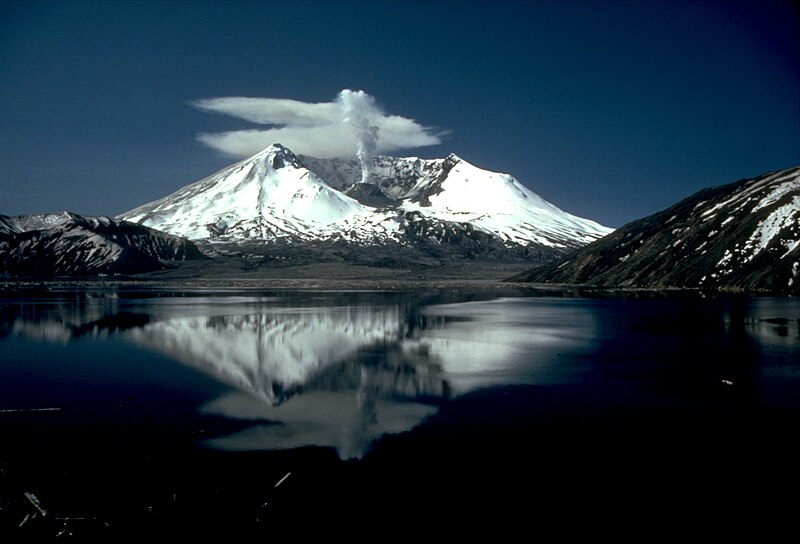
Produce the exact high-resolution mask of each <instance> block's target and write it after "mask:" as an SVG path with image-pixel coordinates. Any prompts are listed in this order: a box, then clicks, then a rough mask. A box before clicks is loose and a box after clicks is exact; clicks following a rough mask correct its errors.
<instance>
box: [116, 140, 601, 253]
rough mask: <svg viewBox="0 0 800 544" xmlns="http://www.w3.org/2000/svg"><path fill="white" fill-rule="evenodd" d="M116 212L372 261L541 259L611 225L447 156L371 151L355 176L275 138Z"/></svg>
mask: <svg viewBox="0 0 800 544" xmlns="http://www.w3.org/2000/svg"><path fill="white" fill-rule="evenodd" d="M119 218H120V219H125V220H128V221H132V222H136V223H140V224H142V225H147V226H149V227H152V228H155V229H158V230H161V231H164V232H168V233H170V234H173V235H177V236H183V237H186V238H189V239H191V240H193V241H195V242H196V243H198V244H199V246H200V247H201V249H202V250H203V251H204V252H206V253H208V254H210V255H238V256H245V257H251V258H263V259H264V261H265V262H270V261H275V260H277V259H282V260H284V261H289V262H297V261H299V260H303V259H306V258H307V256H308V255H309V254H313V255H315V258H326V256H327V257H330V255H331V253H336V255H337V256H338V258H342V259H343V260H346V261H353V260H356V261H359V262H363V263H364V264H377V265H380V266H392V265H393V263H392V260H393V259H399V260H401V261H403V262H410V261H416V262H419V263H423V262H424V263H427V265H428V266H435V265H437V264H441V263H442V262H448V261H452V260H461V259H474V258H478V259H490V260H491V259H527V260H528V261H529V262H546V261H549V260H553V259H555V258H557V257H559V256H561V255H563V254H564V253H566V252H568V251H570V250H572V249H575V248H578V247H581V246H583V245H585V244H587V243H589V242H591V241H594V240H597V239H598V238H600V237H602V236H604V235H606V234H608V233H609V232H610V231H611V229H608V228H606V227H603V226H602V225H599V224H597V223H595V222H593V221H590V220H588V219H582V218H579V217H575V216H573V215H570V214H568V213H566V212H564V211H562V210H560V209H558V208H557V207H555V206H553V205H552V204H550V203H548V202H546V201H545V200H543V199H542V198H541V197H539V196H538V195H536V194H535V193H533V192H532V191H530V190H529V189H527V188H526V187H525V186H523V185H522V184H521V183H519V182H518V181H517V180H516V179H514V178H513V177H511V176H509V175H507V174H498V173H494V172H489V171H486V170H482V169H480V168H477V167H475V166H473V165H471V164H469V163H467V162H466V161H464V160H462V159H460V158H459V157H457V156H455V155H450V156H448V157H446V158H444V159H418V158H392V157H375V158H374V160H373V164H372V169H371V175H370V177H369V179H368V180H367V182H362V179H361V168H360V165H359V163H358V162H357V161H356V160H355V159H353V160H347V159H317V158H313V157H298V156H296V155H294V154H293V153H292V152H291V151H290V150H288V149H287V148H285V147H283V146H281V145H278V144H275V145H272V146H270V147H268V148H266V149H264V150H263V151H261V152H260V153H257V154H256V155H254V156H253V157H250V158H248V159H245V160H243V161H240V162H238V163H236V164H234V165H232V166H230V167H228V168H225V169H223V170H221V171H220V172H217V173H216V174H213V175H212V176H209V177H207V178H205V179H203V180H200V181H198V182H195V183H192V184H190V185H187V186H185V187H183V188H181V189H179V190H178V191H176V192H174V193H173V194H171V195H168V196H166V197H164V198H161V199H159V200H156V201H154V202H151V203H148V204H145V205H143V206H140V207H138V208H135V209H133V210H130V211H129V212H126V213H123V214H121V215H120V216H119ZM322 253H325V255H322ZM395 264H396V263H395Z"/></svg>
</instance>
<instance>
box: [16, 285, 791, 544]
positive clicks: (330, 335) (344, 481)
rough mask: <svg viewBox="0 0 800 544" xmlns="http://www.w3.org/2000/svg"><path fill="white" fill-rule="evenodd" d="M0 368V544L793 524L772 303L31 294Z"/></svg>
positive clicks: (259, 293)
mask: <svg viewBox="0 0 800 544" xmlns="http://www.w3.org/2000/svg"><path fill="white" fill-rule="evenodd" d="M0 354H2V355H1V356H0V433H1V434H0V437H2V449H0V467H2V473H0V531H2V532H0V535H2V534H6V533H7V534H9V535H12V536H28V537H42V536H44V537H52V536H54V535H69V534H72V535H73V536H77V537H80V536H85V535H93V536H96V535H106V536H118V535H122V534H124V535H138V536H141V537H146V536H149V535H153V534H160V535H175V536H187V535H188V536H209V535H220V536H236V535H268V534H269V535H274V534H276V532H282V531H286V532H289V531H291V532H292V534H303V532H309V534H310V532H313V531H314V530H319V531H321V530H322V529H323V528H325V529H326V530H333V528H335V527H340V526H341V525H342V524H344V525H345V526H347V527H350V529H352V531H351V532H350V533H351V534H353V531H354V532H355V534H358V530H359V528H366V527H384V528H386V527H394V529H393V530H398V531H403V530H407V531H409V533H412V532H414V531H410V530H409V528H410V527H412V526H415V525H416V524H417V523H418V522H419V521H420V520H423V519H424V520H427V521H426V523H427V524H428V526H430V527H435V528H438V529H439V530H441V531H442V532H446V533H448V534H453V533H452V531H455V530H462V531H465V532H466V533H467V534H469V530H470V528H471V527H474V526H477V525H480V526H487V525H488V526H492V527H494V530H495V531H497V534H498V535H500V534H502V532H503V531H504V530H506V529H510V528H511V527H516V528H519V527H529V528H530V527H533V526H536V527H540V528H541V527H548V528H550V529H554V528H555V529H557V530H559V531H560V533H559V534H561V535H562V536H569V535H577V534H580V533H582V532H585V533H588V532H594V531H597V530H605V531H617V532H618V531H622V530H629V531H630V530H632V528H633V527H637V526H639V524H653V523H656V524H663V523H665V522H666V521H669V523H667V525H668V526H669V527H672V528H676V527H684V526H688V525H692V526H695V525H696V524H697V523H701V524H702V526H704V527H709V528H710V527H713V528H714V530H715V531H716V530H719V528H720V527H730V526H731V525H730V523H731V522H732V520H733V521H736V520H739V521H741V520H742V519H748V520H749V521H752V522H753V523H755V524H760V523H761V522H762V520H763V519H765V518H764V516H769V518H770V519H771V520H772V521H771V524H768V526H777V525H776V524H775V522H776V521H779V520H781V519H789V518H788V516H791V515H793V514H792V512H794V508H795V507H796V506H797V501H796V499H792V502H789V503H787V502H786V500H783V499H782V497H783V493H784V492H785V491H789V492H790V493H791V494H792V496H793V497H796V494H797V487H796V484H797V483H800V469H799V467H800V463H798V459H800V457H798V453H800V448H798V446H797V444H796V442H797V440H796V436H797V432H798V421H800V417H799V416H800V301H798V300H796V299H792V298H757V297H745V296H719V295H718V296H702V295H701V294H698V293H681V294H671V295H665V294H663V293H658V292H640V293H636V294H631V293H629V294H626V295H623V294H618V295H616V296H611V295H607V294H606V295H603V296H601V295H599V294H595V295H594V296H579V293H576V292H574V291H566V292H557V291H553V292H550V293H549V294H546V296H543V295H542V293H540V292H539V293H536V294H535V296H534V293H533V292H531V291H526V290H524V289H512V288H509V289H477V288H476V289H466V288H459V289H427V290H384V291H380V290H364V291H358V290H327V291H326V290H321V289H313V290H299V289H295V290H286V289H271V290H269V289H252V288H251V289H209V288H188V287H185V288H176V289H171V290H165V289H154V288H144V287H142V288H134V287H125V288H122V287H116V288H115V287H94V288H92V287H80V288H79V287H66V286H64V287H52V288H49V289H43V288H39V289H34V288H31V289H17V290H7V291H5V292H3V294H2V298H0ZM31 495H32V496H33V497H35V501H38V503H39V507H41V509H42V510H44V511H45V512H46V513H47V515H43V514H42V510H40V509H39V507H37V506H36V505H34V502H35V501H34V500H33V499H31V498H30V496H31ZM792 505H794V506H792ZM26 516H27V521H25V522H24V523H23V520H25V519H26ZM743 516H744V517H743ZM575 519H580V520H582V521H581V523H577V524H575V523H574V520H575ZM311 521H313V523H309V522H311ZM759 534H761V535H762V536H763V535H764V533H763V530H762V532H761V533H759Z"/></svg>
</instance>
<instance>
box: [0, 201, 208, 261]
mask: <svg viewBox="0 0 800 544" xmlns="http://www.w3.org/2000/svg"><path fill="white" fill-rule="evenodd" d="M202 258H203V255H202V254H201V253H200V251H199V250H198V249H197V247H196V246H195V245H194V244H192V243H191V242H189V241H188V240H185V239H182V238H179V237H176V236H172V235H169V234H165V233H163V232H158V231H155V230H153V229H149V228H147V227H145V226H142V225H137V224H134V223H130V222H127V221H118V220H113V219H111V218H108V217H104V216H81V215H77V214H74V213H70V212H62V213H57V214H43V215H24V216H18V217H8V216H3V215H0V274H10V275H34V276H42V275H66V276H73V275H97V274H114V273H123V274H124V273H135V272H146V271H150V270H159V269H162V268H166V266H165V265H164V261H174V260H186V259H202Z"/></svg>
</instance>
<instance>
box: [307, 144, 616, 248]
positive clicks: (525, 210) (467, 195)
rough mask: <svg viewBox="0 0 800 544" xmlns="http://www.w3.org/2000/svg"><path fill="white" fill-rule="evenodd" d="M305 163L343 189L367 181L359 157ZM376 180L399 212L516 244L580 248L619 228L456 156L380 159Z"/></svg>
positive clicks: (375, 169)
mask: <svg viewBox="0 0 800 544" xmlns="http://www.w3.org/2000/svg"><path fill="white" fill-rule="evenodd" d="M302 161H303V162H304V164H307V165H308V167H309V168H310V169H311V170H312V171H315V172H317V174H318V175H319V176H320V177H322V178H323V179H325V180H329V179H330V180H332V181H331V182H330V183H331V185H332V186H334V187H336V188H337V189H339V190H341V191H345V192H349V191H351V190H353V189H354V188H356V187H358V185H361V184H357V183H356V182H357V181H358V179H359V178H358V176H359V175H360V170H359V169H358V163H357V162H356V161H355V160H344V159H316V158H313V157H303V158H302ZM370 182H371V183H373V184H374V185H376V186H377V187H379V188H380V190H381V191H382V192H383V193H384V194H385V195H386V196H387V197H389V198H391V199H394V200H395V205H396V208H397V209H398V210H401V211H406V212H419V213H421V214H423V215H424V216H426V217H429V218H433V219H437V220H441V221H448V222H458V223H470V224H471V225H473V226H475V227H477V228H479V229H481V230H483V231H485V232H488V233H490V234H493V235H495V236H498V237H499V238H501V239H502V240H504V241H506V242H509V243H514V244H523V245H525V244H529V243H536V244H541V245H545V246H551V247H559V248H567V247H578V246H581V245H584V244H587V243H589V242H593V241H594V240H597V239H598V238H601V237H603V236H605V235H606V234H608V233H610V232H611V231H612V230H613V229H609V228H607V227H604V226H602V225H599V224H598V223H596V222H594V221H591V220H588V219H583V218H580V217H576V216H574V215H571V214H569V213H566V212H564V211H562V210H560V209H559V208H557V207H556V206H554V205H553V204H551V203H549V202H547V201H546V200H544V199H543V198H541V197H540V196H539V195H537V194H536V193H534V192H533V191H531V190H530V189H528V188H527V187H525V186H524V185H522V184H521V183H520V182H519V181H517V180H516V179H515V178H514V177H512V176H510V175H508V174H499V173H495V172H490V171H488V170H483V169H480V168H477V167H476V166H473V165H472V164H470V163H468V162H467V161H465V160H463V159H461V158H460V157H458V156H457V155H454V154H450V155H449V156H448V157H447V158H444V159H419V158H416V157H408V158H393V157H375V158H374V161H373V167H372V170H371V176H370Z"/></svg>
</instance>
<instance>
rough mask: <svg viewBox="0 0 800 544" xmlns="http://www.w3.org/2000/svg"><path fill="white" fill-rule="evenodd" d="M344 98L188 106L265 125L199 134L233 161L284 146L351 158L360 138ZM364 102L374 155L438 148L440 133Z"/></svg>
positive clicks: (229, 101) (213, 101)
mask: <svg viewBox="0 0 800 544" xmlns="http://www.w3.org/2000/svg"><path fill="white" fill-rule="evenodd" d="M357 93H360V91H358V92H357ZM344 94H350V95H351V96H352V94H354V93H352V92H350V91H342V93H340V95H339V97H337V99H336V100H333V101H331V102H322V103H309V102H300V101H298V100H289V99H283V98H251V97H236V96H233V97H221V98H208V99H203V100H196V101H194V102H192V105H193V106H194V107H196V108H198V109H201V110H204V111H209V112H216V113H222V114H225V115H230V116H232V117H236V118H239V119H243V120H245V121H249V122H251V123H255V124H258V125H267V127H265V128H264V129H248V130H234V131H230V132H218V133H202V134H199V135H198V136H197V138H198V140H199V141H201V142H202V143H204V144H205V145H207V146H209V147H211V148H214V149H218V150H220V151H222V152H223V153H226V154H228V155H232V156H236V157H248V156H250V155H253V154H254V153H257V152H258V151H261V150H262V149H264V148H265V147H267V146H268V145H271V144H273V143H280V144H283V145H285V146H286V147H288V148H289V149H291V150H292V151H294V152H295V153H299V154H304V155H311V156H314V157H320V158H331V157H349V156H355V155H356V152H357V150H358V148H359V139H358V137H357V131H354V130H353V127H352V124H351V123H349V122H348V121H349V120H348V119H347V118H346V112H344V111H343V108H342V105H341V97H342V96H343V95H344ZM362 94H363V93H362ZM369 99H370V100H369V101H368V103H369V104H370V107H369V108H368V111H366V113H364V112H362V114H364V115H366V117H367V121H368V123H369V125H370V126H372V127H376V128H377V134H378V138H377V142H376V146H375V148H376V151H377V152H378V153H391V152H394V151H397V150H400V149H413V148H417V147H425V146H431V145H438V144H440V143H441V137H442V136H443V135H444V132H442V131H439V132H435V131H434V130H433V129H431V128H430V127H425V126H422V125H420V124H419V123H417V122H416V121H414V120H413V119H409V118H407V117H401V116H399V115H387V114H385V113H384V112H383V111H381V110H380V109H379V108H378V107H377V106H375V105H374V101H373V100H372V99H371V97H369Z"/></svg>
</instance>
